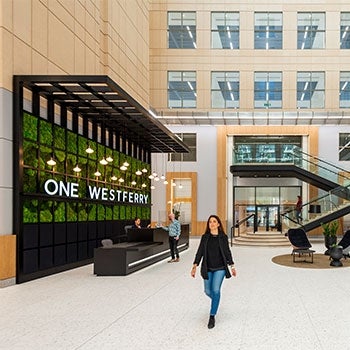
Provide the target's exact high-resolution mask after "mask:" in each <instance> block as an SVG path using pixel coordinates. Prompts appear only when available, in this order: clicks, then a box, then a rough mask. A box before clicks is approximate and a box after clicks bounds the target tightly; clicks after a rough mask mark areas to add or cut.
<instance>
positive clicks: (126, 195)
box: [44, 179, 148, 204]
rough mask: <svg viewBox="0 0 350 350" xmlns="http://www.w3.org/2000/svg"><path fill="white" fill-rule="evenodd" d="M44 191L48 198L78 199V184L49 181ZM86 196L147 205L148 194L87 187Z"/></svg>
mask: <svg viewBox="0 0 350 350" xmlns="http://www.w3.org/2000/svg"><path fill="white" fill-rule="evenodd" d="M44 191H45V193H46V194H48V195H49V196H62V197H70V198H78V197H79V184H78V183H74V182H67V183H65V182H63V181H56V180H54V179H49V180H47V181H45V183H44ZM88 196H89V198H90V199H95V200H103V201H112V202H122V203H137V204H147V202H148V194H142V193H136V192H132V191H130V192H129V191H122V190H114V189H109V188H107V187H97V186H88Z"/></svg>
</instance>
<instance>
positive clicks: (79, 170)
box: [73, 164, 81, 173]
mask: <svg viewBox="0 0 350 350" xmlns="http://www.w3.org/2000/svg"><path fill="white" fill-rule="evenodd" d="M73 171H75V172H76V173H80V172H81V169H80V168H79V165H78V164H77V165H76V166H75V167H74V168H73Z"/></svg>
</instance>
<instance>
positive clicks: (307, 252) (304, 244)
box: [288, 228, 315, 263]
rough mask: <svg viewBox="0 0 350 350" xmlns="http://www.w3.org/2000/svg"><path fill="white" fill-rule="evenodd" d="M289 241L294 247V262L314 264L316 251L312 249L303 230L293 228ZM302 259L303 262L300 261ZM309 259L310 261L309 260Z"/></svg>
mask: <svg viewBox="0 0 350 350" xmlns="http://www.w3.org/2000/svg"><path fill="white" fill-rule="evenodd" d="M288 239H289V241H290V243H291V244H292V246H293V251H292V255H293V262H308V263H313V262H314V253H315V251H314V250H312V249H310V248H311V247H312V245H311V243H310V242H309V239H308V238H307V236H306V232H305V231H304V230H303V229H302V228H294V229H293V228H291V229H289V230H288ZM300 258H302V260H300ZM307 258H309V260H307Z"/></svg>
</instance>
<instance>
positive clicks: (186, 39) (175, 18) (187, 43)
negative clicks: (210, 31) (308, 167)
mask: <svg viewBox="0 0 350 350" xmlns="http://www.w3.org/2000/svg"><path fill="white" fill-rule="evenodd" d="M196 37H197V35H196V13H195V12H168V44H169V49H195V48H196V47H197V45H196Z"/></svg>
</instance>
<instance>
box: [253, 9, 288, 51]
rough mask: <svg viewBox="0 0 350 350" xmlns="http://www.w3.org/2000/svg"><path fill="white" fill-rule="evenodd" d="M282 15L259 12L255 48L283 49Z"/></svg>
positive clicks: (256, 15)
mask: <svg viewBox="0 0 350 350" xmlns="http://www.w3.org/2000/svg"><path fill="white" fill-rule="evenodd" d="M282 29H283V27H282V13H280V12H257V13H255V22H254V48H255V49H262V50H271V49H282V36H283V35H282Z"/></svg>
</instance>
